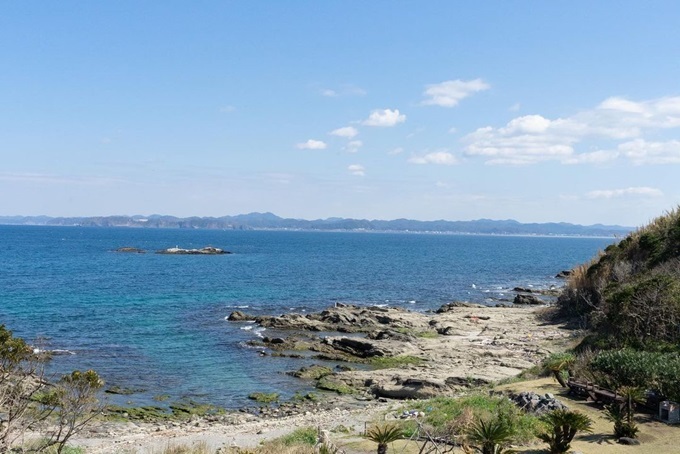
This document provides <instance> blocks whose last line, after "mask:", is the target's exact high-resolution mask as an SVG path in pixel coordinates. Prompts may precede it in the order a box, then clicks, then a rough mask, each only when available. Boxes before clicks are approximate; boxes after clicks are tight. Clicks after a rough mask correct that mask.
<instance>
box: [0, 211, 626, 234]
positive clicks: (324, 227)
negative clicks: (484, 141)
mask: <svg viewBox="0 0 680 454" xmlns="http://www.w3.org/2000/svg"><path fill="white" fill-rule="evenodd" d="M0 224H11V225H52V226H82V227H137V228H181V229H234V230H310V231H363V232H414V233H458V234H485V235H555V236H605V237H612V236H623V235H626V234H628V233H630V232H631V231H632V230H633V229H632V228H631V227H625V226H619V225H602V224H594V225H588V226H584V225H578V224H570V223H566V222H549V223H521V222H518V221H515V220H511V219H510V220H492V219H478V220H473V221H446V220H437V221H417V220H412V219H394V220H389V221H386V220H367V219H347V218H328V219H316V220H305V219H291V218H282V217H279V216H276V215H275V214H272V213H249V214H240V215H236V216H222V217H187V218H179V217H174V216H163V215H151V216H139V215H138V216H94V217H48V216H0Z"/></svg>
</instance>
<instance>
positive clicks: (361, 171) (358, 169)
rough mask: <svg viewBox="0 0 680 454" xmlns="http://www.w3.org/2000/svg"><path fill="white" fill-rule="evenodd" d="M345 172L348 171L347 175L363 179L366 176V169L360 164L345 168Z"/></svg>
mask: <svg viewBox="0 0 680 454" xmlns="http://www.w3.org/2000/svg"><path fill="white" fill-rule="evenodd" d="M347 170H349V173H351V174H352V175H356V176H358V177H363V176H365V175H366V169H365V168H364V166H362V165H360V164H352V165H349V166H347Z"/></svg>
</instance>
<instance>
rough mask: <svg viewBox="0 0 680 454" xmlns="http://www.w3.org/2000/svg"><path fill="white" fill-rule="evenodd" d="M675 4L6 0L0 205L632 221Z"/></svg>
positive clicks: (672, 134)
mask: <svg viewBox="0 0 680 454" xmlns="http://www.w3.org/2000/svg"><path fill="white" fill-rule="evenodd" d="M678 23H680V3H678V2H675V1H668V2H663V1H650V2H639V1H637V2H629V1H598V2H582V1H574V2H568V3H566V2H538V1H534V2H529V1H495V2H450V1H446V2H444V1H442V2H439V1H432V2H415V1H412V2H406V1H372V2H365V1H301V0H300V1H290V2H278V1H277V2H274V1H261V2H257V1H240V2H227V1H194V2H188V1H185V2H178V1H165V2H151V1H134V2H132V1H115V2H113V1H110V2H85V1H82V2H72V1H60V2H33V1H10V2H4V3H3V4H2V14H0V43H1V45H0V157H1V161H0V162H1V163H2V164H1V166H0V215H38V214H47V215H52V216H62V215H63V216H75V215H108V214H129V215H132V214H151V213H162V214H172V215H177V216H191V215H198V216H221V215H226V214H239V213H246V212H251V211H271V212H274V213H276V214H278V215H280V216H285V217H297V218H307V219H311V218H325V217H331V216H342V217H354V218H369V219H394V218H401V217H404V218H413V219H423V220H430V219H449V220H468V219H478V218H492V219H508V218H513V219H517V220H519V221H522V222H548V221H566V222H575V223H582V224H592V223H606V224H614V223H616V224H625V225H640V224H643V223H645V222H647V221H649V220H650V219H652V218H653V217H655V216H657V215H659V214H661V213H663V212H664V211H665V210H669V209H671V208H673V207H675V206H676V205H677V204H678V202H679V201H680V27H678Z"/></svg>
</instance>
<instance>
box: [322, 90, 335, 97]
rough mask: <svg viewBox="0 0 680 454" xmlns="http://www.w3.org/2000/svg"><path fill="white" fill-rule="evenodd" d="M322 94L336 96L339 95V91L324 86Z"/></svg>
mask: <svg viewBox="0 0 680 454" xmlns="http://www.w3.org/2000/svg"><path fill="white" fill-rule="evenodd" d="M321 96H327V97H329V98H335V97H336V96H338V92H336V91H335V90H331V89H330V88H323V89H321Z"/></svg>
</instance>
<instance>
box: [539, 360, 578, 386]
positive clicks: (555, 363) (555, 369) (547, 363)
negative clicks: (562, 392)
mask: <svg viewBox="0 0 680 454" xmlns="http://www.w3.org/2000/svg"><path fill="white" fill-rule="evenodd" d="M575 362H576V357H575V356H574V355H573V354H572V353H567V352H561V353H553V354H551V355H550V356H548V357H547V358H546V359H545V360H544V361H543V364H542V366H543V369H544V370H546V371H548V372H551V373H552V374H553V375H554V376H555V379H556V380H557V381H558V382H559V383H560V385H562V387H564V388H566V387H567V382H566V380H565V376H566V379H568V378H569V369H570V368H571V367H572V366H573V364H574V363H575Z"/></svg>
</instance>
